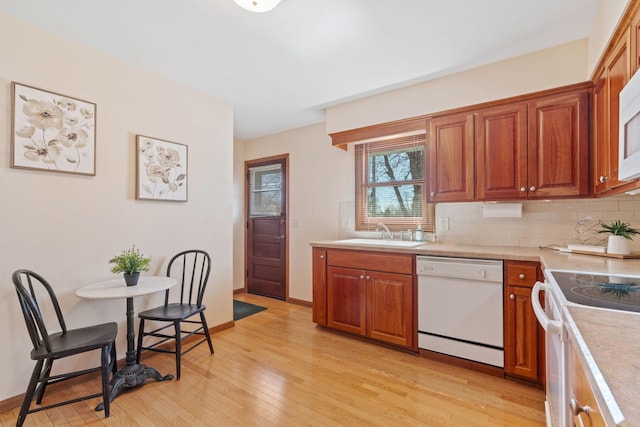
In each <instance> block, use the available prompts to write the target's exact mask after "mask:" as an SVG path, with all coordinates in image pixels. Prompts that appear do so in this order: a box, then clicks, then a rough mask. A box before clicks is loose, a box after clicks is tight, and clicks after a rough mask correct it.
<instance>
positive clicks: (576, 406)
mask: <svg viewBox="0 0 640 427" xmlns="http://www.w3.org/2000/svg"><path fill="white" fill-rule="evenodd" d="M569 407H570V408H571V413H572V414H573V415H574V416H578V415H579V414H580V412H584V413H585V414H587V415H589V414H590V413H592V412H593V409H591V406H589V405H585V406H581V405H580V403H579V402H578V401H577V400H576V398H575V397H572V398H571V400H570V401H569Z"/></svg>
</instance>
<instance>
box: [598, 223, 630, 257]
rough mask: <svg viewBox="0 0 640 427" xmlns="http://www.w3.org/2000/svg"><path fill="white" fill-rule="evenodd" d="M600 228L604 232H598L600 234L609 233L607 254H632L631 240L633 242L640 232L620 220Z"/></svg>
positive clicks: (601, 225)
mask: <svg viewBox="0 0 640 427" xmlns="http://www.w3.org/2000/svg"><path fill="white" fill-rule="evenodd" d="M600 227H601V228H602V230H598V233H609V240H608V242H607V253H609V254H620V255H626V254H628V253H629V252H630V250H629V240H633V236H635V235H637V234H640V230H638V229H637V228H633V227H631V224H629V223H628V222H622V221H620V220H619V219H616V220H615V221H613V222H612V223H610V224H600Z"/></svg>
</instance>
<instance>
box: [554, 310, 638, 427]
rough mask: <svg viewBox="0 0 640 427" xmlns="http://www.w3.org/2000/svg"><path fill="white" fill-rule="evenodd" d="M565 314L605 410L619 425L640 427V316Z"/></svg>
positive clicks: (589, 312)
mask: <svg viewBox="0 0 640 427" xmlns="http://www.w3.org/2000/svg"><path fill="white" fill-rule="evenodd" d="M564 315H565V317H566V318H567V330H568V332H569V337H570V339H571V344H572V345H573V346H574V348H576V349H577V350H578V351H577V354H578V357H579V358H580V360H581V362H582V366H583V368H584V370H585V373H586V375H587V378H588V380H589V383H590V384H591V386H592V388H593V390H594V394H595V395H596V400H597V401H598V403H599V405H600V406H601V408H602V406H603V405H606V411H607V412H608V413H609V414H607V415H610V420H611V421H613V422H614V423H615V424H616V425H621V426H638V425H640V405H638V397H639V396H640V339H639V338H640V315H639V314H637V313H626V312H622V311H615V310H602V309H594V308H585V307H576V306H568V307H566V308H565V312H564ZM602 409H604V408H602Z"/></svg>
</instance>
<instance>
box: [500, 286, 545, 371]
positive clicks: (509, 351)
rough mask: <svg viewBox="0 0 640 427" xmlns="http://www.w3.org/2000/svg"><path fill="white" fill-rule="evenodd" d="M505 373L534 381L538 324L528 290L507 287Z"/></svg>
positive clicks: (528, 288)
mask: <svg viewBox="0 0 640 427" xmlns="http://www.w3.org/2000/svg"><path fill="white" fill-rule="evenodd" d="M506 319H507V321H506V339H505V371H506V372H507V373H508V374H513V375H517V376H519V377H523V378H528V379H530V380H533V381H538V378H539V375H538V323H537V321H536V316H535V314H534V312H533V309H532V308H531V288H530V287H523V286H511V285H509V286H507V301H506Z"/></svg>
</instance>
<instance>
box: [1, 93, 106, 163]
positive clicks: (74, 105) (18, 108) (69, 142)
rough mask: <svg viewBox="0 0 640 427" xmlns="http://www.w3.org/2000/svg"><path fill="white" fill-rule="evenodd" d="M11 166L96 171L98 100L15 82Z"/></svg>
mask: <svg viewBox="0 0 640 427" xmlns="http://www.w3.org/2000/svg"><path fill="white" fill-rule="evenodd" d="M11 88H12V108H13V111H12V116H11V167H12V168H19V169H35V170H44V171H49V172H65V173H74V174H80V175H95V174H96V104H94V103H92V102H88V101H83V100H81V99H78V98H73V97H71V96H66V95H60V94H58V93H53V92H49V91H46V90H42V89H37V88H35V87H31V86H27V85H23V84H20V83H16V82H11Z"/></svg>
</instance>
